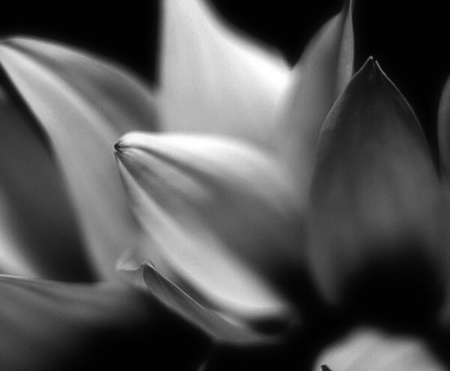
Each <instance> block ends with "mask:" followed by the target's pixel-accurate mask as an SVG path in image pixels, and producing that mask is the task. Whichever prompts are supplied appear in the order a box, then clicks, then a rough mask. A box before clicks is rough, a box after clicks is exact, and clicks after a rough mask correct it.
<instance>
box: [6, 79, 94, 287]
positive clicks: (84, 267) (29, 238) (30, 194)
mask: <svg viewBox="0 0 450 371" xmlns="http://www.w3.org/2000/svg"><path fill="white" fill-rule="evenodd" d="M5 83H6V82H5V81H4V80H3V81H2V82H0V112H1V114H0V272H2V273H7V274H13V275H20V276H23V277H43V278H47V279H58V280H63V281H65V280H75V281H91V280H93V279H94V277H95V275H94V274H93V272H92V271H91V269H90V265H89V260H88V258H87V256H85V254H84V251H83V245H82V243H81V241H80V238H79V232H78V229H77V223H76V219H75V218H74V215H73V212H72V211H71V210H72V209H71V207H70V203H69V200H68V197H67V194H66V193H65V190H64V184H63V181H62V178H61V177H60V176H58V169H57V166H56V163H55V162H54V161H53V159H52V158H51V155H50V151H49V149H48V148H47V147H46V146H45V143H44V141H43V136H42V134H41V133H39V131H38V130H36V127H35V126H34V124H33V118H32V117H31V115H30V114H29V112H27V109H26V107H24V106H21V105H20V104H19V103H20V102H18V101H17V100H16V99H14V98H13V96H12V95H11V94H8V92H7V90H6V89H2V87H1V85H5Z"/></svg>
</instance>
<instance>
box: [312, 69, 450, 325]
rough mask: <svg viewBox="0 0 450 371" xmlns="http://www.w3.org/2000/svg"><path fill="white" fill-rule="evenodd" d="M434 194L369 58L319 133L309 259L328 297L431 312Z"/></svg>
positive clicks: (374, 307)
mask: <svg viewBox="0 0 450 371" xmlns="http://www.w3.org/2000/svg"><path fill="white" fill-rule="evenodd" d="M442 196H443V194H442V190H441V188H440V185H439V182H438V178H437V174H436V172H435V169H434V166H433V163H432V160H431V157H430V153H429V150H428V148H427V143H426V141H425V139H424V136H423V134H422V131H421V128H420V125H419V123H418V122H417V119H416V117H415V115H414V113H413V112H412V110H411V108H410V107H409V105H408V103H407V102H406V101H405V99H404V98H403V96H402V95H401V94H400V93H399V91H398V90H397V89H396V87H395V86H394V85H393V84H392V82H391V81H390V80H389V79H388V78H387V77H386V76H385V75H384V73H383V72H382V71H381V70H380V68H379V66H377V65H375V64H374V63H373V61H372V60H369V61H368V62H367V63H366V64H365V65H364V67H363V68H362V69H361V70H360V71H359V72H358V73H357V75H355V77H354V78H353V80H352V81H351V83H350V84H349V86H348V88H347V89H346V90H345V92H344V93H343V95H342V96H341V98H340V99H339V100H338V101H337V103H336V104H335V106H334V107H333V109H332V111H331V112H330V114H329V116H328V118H327V120H326V122H325V124H324V128H323V131H322V134H321V136H320V139H319V148H318V157H317V163H316V167H315V172H314V177H313V182H312V188H311V245H310V258H311V263H312V269H313V272H314V275H315V277H316V278H317V282H318V285H319V287H320V289H321V290H322V292H323V294H324V295H325V297H326V298H327V300H328V301H329V302H331V303H334V304H341V305H342V304H347V305H352V306H356V307H357V308H359V309H362V308H363V309H364V310H365V311H368V312H369V313H371V314H376V316H379V315H381V316H382V317H384V316H388V317H389V316H394V317H395V318H396V319H397V320H399V321H403V320H407V319H409V318H415V319H417V318H416V316H417V315H418V313H421V314H424V312H426V313H427V315H425V316H422V317H421V319H422V320H425V321H426V320H428V319H430V318H431V317H430V313H434V312H435V310H436V307H437V305H439V304H440V301H441V299H442V288H443V287H442V281H443V277H442V276H443V274H442V273H443V269H442V265H441V263H442V262H443V260H445V259H444V255H443V249H442V246H441V244H442V242H443V236H444V234H443V233H444V228H441V227H442V226H443V225H442V223H443V221H444V220H443V218H442V215H441V211H442V210H441V207H442V203H443V198H442Z"/></svg>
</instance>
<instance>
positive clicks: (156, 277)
mask: <svg viewBox="0 0 450 371" xmlns="http://www.w3.org/2000/svg"><path fill="white" fill-rule="evenodd" d="M118 269H119V270H121V271H122V272H123V273H124V274H125V275H126V276H127V277H128V278H130V279H131V281H132V282H134V283H135V284H136V283H137V284H142V285H141V286H142V287H144V288H146V289H147V290H149V291H150V292H151V293H152V295H154V296H155V297H157V298H158V299H159V300H160V301H161V302H162V303H164V304H165V305H167V307H169V308H172V309H173V310H174V311H175V312H176V313H178V314H179V315H181V316H182V317H184V318H187V319H188V320H189V321H191V322H192V323H194V324H196V325H197V326H199V327H200V328H201V329H202V330H203V331H205V332H206V333H207V334H208V335H209V336H211V338H212V339H214V340H215V341H216V342H219V343H221V344H227V343H229V344H237V345H239V346H240V345H248V344H270V343H274V342H277V341H280V340H281V336H279V335H280V334H281V333H282V332H283V331H281V330H280V328H277V329H276V331H275V333H274V334H273V335H272V334H270V333H267V332H265V333H264V332H262V331H258V329H253V328H251V327H249V326H248V325H249V324H248V323H242V322H236V321H232V320H230V319H228V318H226V317H224V316H222V315H220V314H219V313H220V312H216V311H215V310H213V309H211V308H208V307H206V306H204V305H202V304H200V303H199V302H197V301H196V300H195V299H194V298H192V297H191V296H189V295H188V294H187V293H186V292H184V291H183V290H182V289H181V288H180V287H178V286H177V285H176V284H175V283H173V282H171V281H170V280H168V279H167V278H166V277H164V276H162V275H161V274H160V273H159V272H158V271H157V270H156V268H155V267H154V266H153V265H152V264H151V263H149V262H145V261H142V260H141V261H139V260H137V259H136V258H135V257H133V256H132V255H131V254H124V256H123V257H122V259H120V261H119V262H118ZM278 325H280V324H278ZM281 325H282V326H283V325H284V326H286V323H284V324H281ZM283 330H284V328H283Z"/></svg>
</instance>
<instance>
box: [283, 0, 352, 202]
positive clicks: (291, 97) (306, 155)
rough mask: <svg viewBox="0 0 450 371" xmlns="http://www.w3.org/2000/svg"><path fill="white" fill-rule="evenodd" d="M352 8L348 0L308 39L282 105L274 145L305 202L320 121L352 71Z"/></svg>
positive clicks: (323, 118) (321, 122)
mask: <svg viewBox="0 0 450 371" xmlns="http://www.w3.org/2000/svg"><path fill="white" fill-rule="evenodd" d="M352 11H353V1H351V0H349V1H346V3H345V5H344V8H343V10H342V11H341V12H340V13H339V14H338V15H337V16H335V17H334V18H332V19H331V20H330V21H328V22H327V23H326V24H325V25H324V26H323V27H322V28H321V29H320V31H319V32H318V33H317V34H316V35H315V36H314V38H313V39H312V40H311V41H310V43H309V45H308V46H307V48H306V50H305V51H304V53H303V54H302V57H301V59H300V61H299V62H298V64H297V66H296V68H295V70H294V74H293V78H292V81H291V84H290V86H289V92H288V93H287V94H286V97H285V98H284V103H283V105H282V107H281V109H280V119H279V120H280V123H279V128H278V132H277V137H278V140H279V142H278V151H279V152H280V156H281V160H282V162H283V163H284V165H285V166H286V168H287V169H289V171H290V173H291V174H292V175H293V178H294V180H295V182H296V184H297V189H298V192H299V194H300V196H301V197H302V200H303V201H304V202H306V199H307V194H308V191H309V185H310V181H311V175H312V169H313V165H314V160H315V155H316V146H317V140H318V138H319V133H320V130H321V128H322V124H323V122H324V120H325V117H326V116H327V114H328V112H329V110H330V109H331V106H332V105H333V103H334V102H335V100H336V99H337V98H338V96H339V95H340V94H341V93H342V91H343V89H344V88H345V86H346V85H347V83H348V82H349V81H350V78H351V76H352V73H353V43H354V41H353V26H352Z"/></svg>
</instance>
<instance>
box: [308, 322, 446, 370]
mask: <svg viewBox="0 0 450 371" xmlns="http://www.w3.org/2000/svg"><path fill="white" fill-rule="evenodd" d="M321 365H326V367H323V366H322V368H321V367H320V366H321ZM319 370H332V371H391V370H392V371H394V370H395V371H444V370H446V368H445V367H444V366H443V365H442V364H441V363H440V362H439V361H438V360H437V359H436V357H435V356H434V355H433V353H432V352H431V351H430V349H428V348H427V346H426V345H425V344H424V343H423V342H421V341H420V340H418V339H415V338H413V337H411V336H402V335H394V334H388V333H383V332H380V331H376V330H372V329H358V330H355V331H353V332H352V333H350V334H349V335H348V336H347V337H345V338H344V339H343V340H340V341H339V342H338V343H337V344H334V345H332V346H331V347H329V348H328V349H326V350H325V351H323V352H322V354H320V355H319V357H318V359H317V362H316V366H315V367H314V368H313V371H319Z"/></svg>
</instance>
